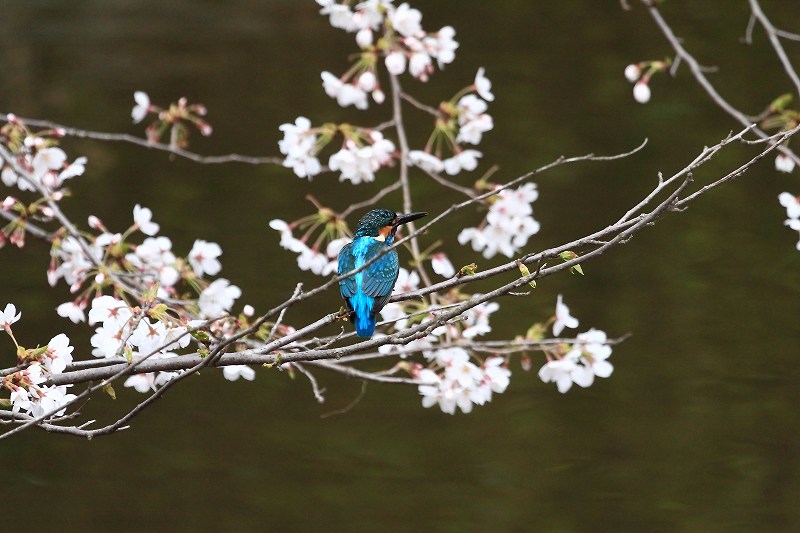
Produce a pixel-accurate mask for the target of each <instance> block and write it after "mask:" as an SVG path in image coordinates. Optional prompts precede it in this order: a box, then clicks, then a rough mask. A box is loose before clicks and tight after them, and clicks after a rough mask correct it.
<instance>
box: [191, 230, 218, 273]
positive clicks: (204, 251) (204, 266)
mask: <svg viewBox="0 0 800 533" xmlns="http://www.w3.org/2000/svg"><path fill="white" fill-rule="evenodd" d="M220 255H222V248H220V246H219V244H217V243H215V242H207V241H204V240H202V239H197V240H195V241H194V245H192V250H191V251H190V252H189V256H188V259H189V264H190V265H192V270H193V271H194V273H195V275H197V276H200V277H203V276H204V275H205V274H208V275H209V276H216V275H217V274H219V271H220V270H222V265H221V264H220V262H219V260H218V259H217V258H218V257H219V256H220Z"/></svg>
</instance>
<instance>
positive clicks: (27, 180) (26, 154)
mask: <svg viewBox="0 0 800 533" xmlns="http://www.w3.org/2000/svg"><path fill="white" fill-rule="evenodd" d="M12 120H13V118H12ZM24 145H25V150H23V151H21V152H20V153H18V154H17V157H16V160H15V163H16V164H17V165H19V166H20V167H21V168H22V169H23V170H24V171H25V173H26V174H27V176H26V177H23V176H20V175H19V174H18V173H17V171H16V170H15V169H14V168H13V167H12V166H11V165H8V164H6V165H4V166H3V168H2V172H0V179H2V181H3V183H4V184H5V185H6V186H7V187H15V186H16V187H17V188H19V190H21V191H36V190H37V189H36V186H37V185H38V186H39V187H41V188H43V189H44V190H45V191H48V192H53V191H57V190H58V189H60V188H61V187H62V186H63V185H64V182H65V181H66V180H68V179H70V178H74V177H76V176H80V175H81V174H83V172H84V170H85V169H86V158H85V157H79V158H77V159H76V160H75V161H73V162H72V163H68V162H67V154H66V153H64V150H62V149H61V148H59V147H57V146H47V144H46V142H45V140H44V139H43V138H42V137H37V136H28V137H26V138H25V141H24ZM31 181H33V183H31Z"/></svg>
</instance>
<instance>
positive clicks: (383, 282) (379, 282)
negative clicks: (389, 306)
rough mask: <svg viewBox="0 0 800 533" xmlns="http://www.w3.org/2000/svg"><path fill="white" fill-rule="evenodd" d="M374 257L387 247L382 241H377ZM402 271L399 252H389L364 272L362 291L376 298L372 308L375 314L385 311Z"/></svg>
mask: <svg viewBox="0 0 800 533" xmlns="http://www.w3.org/2000/svg"><path fill="white" fill-rule="evenodd" d="M373 246H374V247H375V250H374V253H371V254H370V256H373V255H375V254H377V253H379V252H380V251H382V250H383V249H384V248H385V247H386V245H385V244H384V243H382V242H380V241H375V244H374V245H373ZM371 252H372V250H371ZM399 270H400V263H399V260H398V258H397V252H396V251H394V250H389V252H388V253H386V254H385V255H384V256H383V257H381V258H380V259H378V260H377V261H375V262H374V263H372V264H371V265H370V266H368V267H367V269H366V270H365V271H364V278H363V281H362V282H361V291H362V292H363V293H364V294H366V295H367V296H372V297H373V298H375V304H374V306H373V308H372V312H373V314H377V313H378V311H380V310H381V309H383V306H384V305H386V302H387V301H388V300H389V296H391V294H392V289H394V284H395V282H396V281H397V274H398V272H399Z"/></svg>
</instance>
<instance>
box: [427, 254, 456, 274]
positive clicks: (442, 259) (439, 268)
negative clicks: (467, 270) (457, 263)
mask: <svg viewBox="0 0 800 533" xmlns="http://www.w3.org/2000/svg"><path fill="white" fill-rule="evenodd" d="M431 267H432V268H433V271H434V272H436V273H437V274H439V275H440V276H444V277H446V278H452V277H453V276H455V275H456V269H455V268H453V263H451V262H450V259H448V258H447V255H445V253H444V252H437V253H435V254H433V256H431Z"/></svg>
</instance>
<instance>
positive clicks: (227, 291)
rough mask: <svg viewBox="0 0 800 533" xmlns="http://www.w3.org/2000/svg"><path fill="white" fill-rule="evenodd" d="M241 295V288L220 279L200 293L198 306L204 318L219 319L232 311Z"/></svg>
mask: <svg viewBox="0 0 800 533" xmlns="http://www.w3.org/2000/svg"><path fill="white" fill-rule="evenodd" d="M241 295H242V291H241V289H240V288H239V287H237V286H236V285H231V283H230V282H229V281H228V280H227V279H224V278H219V279H216V280H214V281H213V282H211V284H210V285H209V286H208V287H206V288H205V289H204V290H203V292H201V293H200V298H199V299H198V301H197V304H198V306H199V307H200V313H201V314H202V315H203V316H204V317H206V318H217V317H221V316H223V315H224V314H226V313H227V312H228V311H230V310H231V307H233V303H234V301H235V300H236V299H237V298H239V297H240V296H241Z"/></svg>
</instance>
